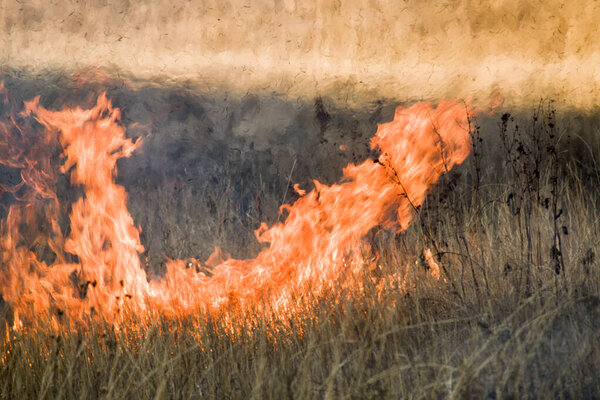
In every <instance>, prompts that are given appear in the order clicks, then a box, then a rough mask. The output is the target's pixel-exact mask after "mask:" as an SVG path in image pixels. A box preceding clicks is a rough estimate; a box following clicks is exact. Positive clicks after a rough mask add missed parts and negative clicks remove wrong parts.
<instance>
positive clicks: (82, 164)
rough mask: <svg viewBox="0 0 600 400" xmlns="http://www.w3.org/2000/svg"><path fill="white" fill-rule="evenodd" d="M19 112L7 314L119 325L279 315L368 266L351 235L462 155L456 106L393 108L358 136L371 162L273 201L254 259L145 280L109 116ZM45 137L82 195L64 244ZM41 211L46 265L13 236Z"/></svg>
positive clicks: (393, 217) (5, 157) (5, 151)
mask: <svg viewBox="0 0 600 400" xmlns="http://www.w3.org/2000/svg"><path fill="white" fill-rule="evenodd" d="M23 115H24V116H27V115H29V116H32V117H33V118H35V120H37V121H38V122H39V123H40V124H42V126H43V127H44V130H43V132H42V133H41V136H40V137H37V136H36V137H34V138H33V139H31V137H32V134H31V133H27V134H25V135H24V134H22V130H23V129H24V128H22V127H20V126H19V124H17V121H15V120H14V119H13V120H11V125H10V126H9V125H1V126H0V128H1V129H0V135H1V136H0V157H1V158H0V163H3V164H5V165H9V166H12V167H16V168H20V169H21V177H22V182H21V183H20V184H18V185H16V186H14V187H3V188H2V189H3V191H9V190H10V191H12V192H13V193H15V194H16V193H19V191H20V190H22V187H26V188H27V192H26V194H27V195H26V196H24V197H22V198H19V199H18V201H17V202H16V203H15V204H12V205H11V206H10V208H9V211H8V217H7V218H6V220H5V221H3V222H2V225H1V232H0V233H1V236H0V245H1V250H2V253H1V257H2V261H3V264H4V267H3V268H2V270H0V293H2V295H3V296H4V298H5V299H6V300H7V301H8V302H9V303H10V304H11V305H12V307H13V309H14V311H15V315H16V317H17V318H16V319H17V320H19V318H21V317H23V318H37V319H42V320H44V319H47V320H51V321H54V323H55V324H57V323H59V322H60V321H63V322H64V321H65V320H66V321H71V320H74V321H82V320H84V321H85V320H87V319H89V318H102V319H104V320H107V321H109V322H112V323H114V324H115V325H118V324H119V323H120V321H123V320H125V319H126V318H128V317H135V318H137V319H140V318H141V319H144V318H146V317H147V316H148V315H149V314H150V312H151V311H153V310H156V311H158V312H162V313H167V314H170V315H174V316H182V315H189V314H192V313H194V312H197V311H198V310H203V311H209V312H210V311H215V310H219V309H220V308H221V307H223V306H224V305H241V306H244V305H256V304H259V303H260V302H262V301H265V300H268V301H269V302H270V303H271V304H273V305H274V306H275V308H276V309H277V308H279V309H286V308H287V307H288V306H289V305H291V301H292V299H293V296H302V294H303V293H308V292H311V293H315V292H316V293H319V292H320V291H322V290H325V289H327V288H328V287H329V286H330V285H332V284H333V283H335V282H338V281H340V280H343V279H344V277H348V276H350V277H351V276H353V274H356V273H357V272H359V271H360V269H361V268H362V267H363V266H364V264H365V263H369V262H370V260H369V257H366V256H364V249H365V248H366V247H367V245H366V243H365V241H364V237H365V236H366V235H367V234H368V233H369V232H370V231H371V230H372V229H374V228H376V227H379V226H381V227H383V228H386V229H395V230H396V231H398V232H401V231H403V230H405V229H406V228H407V227H408V226H409V224H410V222H411V220H412V218H413V214H414V211H415V210H416V208H417V207H418V206H419V205H420V204H421V203H422V202H423V200H424V198H425V195H426V192H427V190H428V188H430V187H431V185H432V184H434V183H435V182H436V181H437V179H438V178H439V176H440V175H441V174H442V173H444V172H446V171H448V170H449V169H450V168H452V167H453V166H455V165H457V164H460V163H461V162H463V161H464V160H465V158H466V157H467V156H468V154H469V151H470V140H469V133H468V129H469V128H468V125H469V123H468V117H469V110H468V108H467V107H465V106H464V105H461V104H459V103H457V102H441V103H440V104H438V105H437V107H435V108H434V107H432V105H431V104H429V103H421V104H416V105H414V106H412V107H409V108H403V107H399V108H398V109H397V110H396V114H395V116H394V120H393V121H391V122H389V123H385V124H381V125H379V127H378V130H377V133H376V135H375V137H373V138H372V139H371V147H372V148H373V149H379V151H380V154H381V155H380V157H379V159H377V160H367V161H365V162H363V163H361V164H359V165H354V164H349V165H348V166H347V167H346V168H345V169H344V176H343V178H342V180H341V181H340V183H338V184H334V185H330V186H328V185H324V184H321V183H319V182H318V181H314V186H315V188H314V189H313V190H311V191H310V192H308V193H306V192H305V191H304V190H302V189H300V188H299V187H298V186H295V189H296V191H297V192H298V193H299V194H301V197H300V199H299V200H297V201H296V202H295V203H294V204H293V205H283V206H281V212H284V211H285V212H287V213H288V216H287V218H286V219H285V221H284V222H280V223H276V224H275V225H273V226H271V227H268V226H267V225H266V224H264V223H263V224H262V225H261V227H260V228H259V229H257V230H256V232H255V234H256V237H257V239H258V240H259V241H260V242H262V243H269V246H268V247H267V248H265V249H264V250H263V251H261V252H260V253H259V254H258V256H257V257H256V258H253V259H247V260H235V259H232V258H230V257H229V256H227V255H224V254H222V253H221V252H220V250H217V251H216V252H215V254H213V256H211V258H210V259H209V260H208V261H207V262H206V263H205V266H202V265H201V264H200V263H197V265H196V268H190V267H191V266H192V265H191V264H194V263H195V261H194V263H191V264H190V265H188V264H186V263H185V262H184V261H183V260H173V261H170V262H168V264H167V273H166V275H165V276H164V277H163V278H162V279H161V280H158V281H151V282H148V280H147V278H146V273H145V271H144V269H143V268H142V267H141V265H140V261H139V254H140V253H141V252H142V251H143V247H142V245H141V243H140V238H139V232H140V231H139V229H138V228H136V227H135V226H134V223H133V219H132V218H131V216H130V214H129V213H128V211H127V207H126V204H127V194H126V192H125V190H124V188H123V187H121V186H119V185H117V184H116V183H115V181H114V177H115V175H116V161H117V159H119V158H120V157H128V156H130V155H131V154H132V152H134V151H135V150H136V149H138V148H139V147H140V145H141V142H140V141H136V142H133V141H131V140H130V139H127V138H126V136H125V130H124V129H123V128H122V127H121V126H120V125H119V118H120V113H119V110H118V109H116V108H114V107H113V106H112V105H111V103H110V101H109V100H107V98H106V96H105V95H101V96H100V97H99V98H98V102H97V105H96V106H95V107H93V108H92V109H90V110H82V109H80V108H76V109H67V110H63V111H49V110H47V109H45V108H43V107H42V106H40V105H39V102H38V99H37V98H36V99H34V100H33V101H31V102H27V103H26V104H25V112H24V113H23ZM15 138H21V139H19V140H17V141H15V140H14V139H15ZM26 138H29V139H28V140H25V139H26ZM53 141H58V143H60V146H61V147H62V151H63V155H64V162H63V165H62V166H61V167H60V172H61V173H63V174H67V173H69V174H70V182H71V184H72V185H74V186H80V187H81V188H82V189H83V196H81V197H80V198H79V199H78V200H77V201H75V202H74V203H73V204H72V206H71V211H70V214H69V223H70V233H69V235H68V237H67V238H66V239H63V233H62V230H61V224H60V212H61V207H62V205H61V204H60V203H59V201H58V197H57V195H56V181H57V176H56V175H57V174H53V172H52V171H53V170H54V169H53V166H52V164H51V162H50V158H51V157H50V154H49V153H48V151H44V149H45V148H50V147H51V146H50V144H51V143H52V142H53ZM0 193H1V192H0ZM40 198H41V199H40ZM42 205H45V206H46V213H45V216H44V218H46V220H47V221H49V222H50V227H51V229H50V231H51V234H49V235H48V234H47V233H46V235H45V236H43V235H40V236H39V237H36V238H35V241H36V242H39V243H43V244H45V245H47V246H48V247H49V248H50V249H51V250H52V252H53V253H54V255H55V260H54V261H52V262H46V261H45V260H43V259H40V257H39V255H38V254H36V252H35V251H33V250H31V246H30V243H28V242H27V240H26V239H27V238H26V237H25V236H24V235H25V233H23V232H21V230H22V229H21V227H22V226H23V224H24V223H25V225H29V224H31V223H33V221H34V215H35V212H36V211H35V210H39V209H40V208H42V207H41V206H42ZM209 269H210V270H211V272H210V273H207V271H208V270H209ZM65 315H66V316H65Z"/></svg>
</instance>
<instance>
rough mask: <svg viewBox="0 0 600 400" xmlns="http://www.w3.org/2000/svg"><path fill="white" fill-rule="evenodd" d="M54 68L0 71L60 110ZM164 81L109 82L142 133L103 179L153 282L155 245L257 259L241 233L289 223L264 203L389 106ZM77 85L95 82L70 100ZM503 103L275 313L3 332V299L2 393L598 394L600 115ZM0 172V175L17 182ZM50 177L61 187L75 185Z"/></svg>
mask: <svg viewBox="0 0 600 400" xmlns="http://www.w3.org/2000/svg"><path fill="white" fill-rule="evenodd" d="M57 79H58V80H57V82H58V83H55V85H53V84H49V83H48V81H43V82H40V81H37V82H36V81H35V80H23V79H21V78H19V79H17V78H14V77H12V76H7V77H5V81H6V87H7V88H8V90H9V91H10V90H12V91H13V92H16V93H18V94H19V95H20V96H22V97H23V98H24V99H28V98H30V97H31V94H34V93H36V92H39V91H43V92H44V93H43V94H42V100H41V101H42V103H43V102H44V101H46V102H47V103H46V107H48V108H53V107H58V105H62V104H64V103H65V100H64V99H65V98H66V95H65V93H64V91H62V90H63V89H58V87H60V86H61V85H60V79H59V78H57ZM41 88H43V89H41ZM68 90H71V89H68ZM170 90H171V91H164V90H162V89H160V90H159V89H156V88H152V87H147V88H142V89H140V88H138V89H136V90H129V89H122V88H115V87H111V86H110V85H109V89H108V96H109V97H110V98H113V99H115V103H116V105H117V106H119V107H121V108H122V112H123V122H124V124H126V125H129V123H131V122H139V123H140V124H142V125H144V124H146V125H149V126H151V131H152V134H151V135H150V136H148V137H147V138H145V139H144V140H145V145H144V146H145V147H144V148H143V151H142V152H140V154H139V155H134V156H132V157H131V158H128V159H123V160H120V161H119V165H118V167H119V175H118V178H117V182H118V183H120V184H122V185H124V186H125V188H126V190H127V192H128V195H129V203H128V206H129V210H130V212H131V214H132V216H133V219H134V220H135V222H136V224H139V225H141V226H142V233H141V238H142V244H143V245H144V247H145V252H144V253H143V254H141V255H140V257H141V258H142V263H143V264H144V265H145V268H146V269H147V272H148V274H149V276H150V277H151V278H153V277H160V276H161V275H163V274H164V273H165V265H164V259H165V256H167V257H169V258H173V259H175V258H180V259H183V258H188V257H189V258H191V257H194V258H198V259H200V260H204V259H206V258H207V257H208V256H209V254H210V253H211V251H212V250H211V249H212V246H213V245H219V246H221V247H223V248H224V249H225V250H226V251H229V252H231V253H232V254H233V255H234V256H236V257H247V256H248V255H252V254H256V253H257V252H258V251H259V250H260V249H261V248H262V247H261V246H263V247H264V245H260V244H258V243H256V241H255V240H254V237H253V234H252V232H253V230H254V229H256V228H258V225H259V223H260V222H261V221H266V222H267V223H269V224H272V223H274V222H276V221H278V220H279V219H283V218H284V217H282V216H280V215H279V214H278V206H279V205H280V204H282V203H290V202H293V201H295V200H297V199H298V198H299V195H298V193H297V192H294V190H293V189H292V184H293V183H296V182H299V183H300V184H301V186H302V187H309V185H310V184H311V183H310V182H311V181H310V179H312V178H318V179H319V180H321V181H323V182H335V181H336V180H338V179H339V177H340V176H341V167H342V166H343V165H345V164H346V163H348V162H359V161H360V160H365V159H367V158H368V157H371V158H374V157H377V155H376V154H373V152H372V151H371V150H369V148H368V146H367V143H368V138H369V137H370V136H371V135H373V133H374V132H375V130H376V129H377V127H376V124H377V123H378V122H379V123H382V122H387V121H389V120H391V118H392V116H393V110H394V107H395V106H396V105H397V103H395V102H393V101H392V100H389V99H387V100H383V101H381V102H379V103H372V104H371V103H370V104H368V105H364V107H362V106H361V108H360V109H358V108H352V107H350V108H343V107H341V106H339V105H338V104H336V103H334V102H332V101H329V99H328V98H326V97H325V98H318V99H311V100H303V101H304V102H305V103H306V104H304V103H302V104H300V105H298V103H296V105H293V106H290V105H289V104H288V103H287V102H286V101H284V100H281V99H278V98H276V97H274V98H269V97H260V96H255V97H253V96H246V97H244V98H242V99H231V98H227V99H226V100H224V101H223V102H222V103H219V102H218V100H216V99H217V95H212V94H211V95H204V96H203V97H202V96H199V97H198V96H196V95H194V94H193V91H190V90H188V89H185V88H173V89H170ZM89 93H93V94H94V96H95V95H97V94H98V88H97V87H93V85H92V87H89V86H84V87H81V88H77V90H74V93H73V91H72V92H70V93H69V97H68V99H69V101H72V102H74V103H75V104H81V103H83V104H86V101H88V102H89V101H92V100H91V99H92V98H91V97H89V96H88V94H89ZM181 93H183V94H181ZM78 96H79V97H78ZM44 99H46V100H44ZM141 99H150V100H145V101H146V103H144V102H143V101H142V100H141ZM229 108H231V109H235V110H238V111H232V113H233V114H231V115H229V114H228V115H225V116H224V117H222V121H221V120H218V119H217V118H216V117H215V115H219V112H220V111H221V110H224V109H229ZM4 111H5V112H6V110H4ZM158 111H161V112H163V114H157V112H158ZM509 112H511V113H512V111H510V110H501V111H500V110H497V111H496V113H495V114H493V115H483V114H482V115H481V116H474V117H473V120H471V121H470V122H471V126H470V133H469V134H470V138H471V144H472V149H471V154H470V156H469V157H468V158H467V159H466V161H465V162H464V163H463V164H462V165H460V166H458V167H456V168H454V169H452V170H450V171H448V172H447V173H446V174H444V175H442V177H441V178H440V180H439V182H437V183H436V184H435V185H434V186H433V187H432V188H430V190H429V191H428V195H427V197H426V198H425V200H424V202H423V204H422V205H417V206H415V207H414V208H413V209H412V211H411V212H412V216H413V220H412V223H411V225H410V227H408V229H406V230H404V231H403V232H400V233H394V232H390V231H387V230H383V229H373V230H372V231H371V232H370V233H369V234H368V236H367V238H365V239H364V244H365V246H364V251H365V253H366V254H365V255H364V260H365V264H364V267H363V268H362V269H361V270H360V272H359V273H354V274H353V275H352V276H348V275H341V276H339V278H338V279H337V280H336V281H333V282H331V285H330V286H329V287H328V289H327V290H325V291H319V292H317V293H311V292H302V293H294V294H293V296H294V299H295V305H294V306H293V307H292V308H291V309H290V310H289V312H286V313H281V312H279V311H277V310H274V309H272V308H271V307H272V306H271V305H270V304H269V303H268V302H266V303H263V304H255V305H254V306H250V307H248V306H244V307H241V306H237V305H236V304H235V303H232V304H230V305H229V307H228V308H224V309H222V310H220V312H219V313H214V312H211V313H208V312H202V311H200V310H199V311H198V312H197V313H195V314H194V315H192V316H186V317H182V318H177V317H173V316H168V315H160V314H157V315H156V316H155V317H154V318H153V319H151V320H150V321H145V322H136V321H135V319H133V318H132V319H131V320H128V321H127V323H124V324H122V325H120V326H118V327H116V326H115V325H114V324H109V323H106V324H103V323H101V322H93V323H90V324H87V325H85V326H82V327H79V329H75V328H74V327H73V326H70V327H64V328H59V329H57V330H52V329H40V325H42V324H43V323H42V322H40V323H38V324H37V325H36V323H35V322H34V323H32V324H30V325H27V324H26V325H25V326H24V327H22V328H20V329H12V328H11V327H10V326H11V324H12V322H13V314H12V310H11V307H10V304H4V305H3V312H4V314H5V315H4V320H5V321H7V325H6V326H5V328H4V330H3V331H2V340H0V350H1V351H0V354H1V356H2V359H1V360H0V362H1V364H2V368H1V371H0V398H15V399H16V398H86V399H94V398H103V399H104V398H107V399H110V398H128V399H135V398H143V399H146V398H156V399H163V398H191V399H195V398H198V399H200V398H218V399H221V398H231V399H234V398H235V399H237V398H244V399H246V398H252V399H263V398H272V399H282V398H306V399H310V398H356V399H364V398H465V399H466V398H473V399H482V398H488V399H513V398H514V399H516V398H589V399H593V398H598V397H599V396H600V376H599V374H598V373H597V371H598V370H599V369H600V333H599V332H600V330H599V329H598V328H599V326H600V286H599V285H600V268H599V265H598V258H597V255H596V252H597V248H598V244H599V242H600V231H599V229H600V226H599V221H600V219H599V211H600V209H599V207H600V204H599V202H598V200H599V199H600V197H599V195H600V193H599V191H598V188H599V187H600V165H599V164H598V163H597V161H596V160H597V159H598V157H599V156H600V151H599V150H600V142H599V137H598V131H597V127H596V126H597V124H596V123H595V119H594V118H593V117H591V116H589V115H583V116H580V115H573V113H570V112H567V111H565V110H561V104H560V103H554V102H552V101H549V100H546V101H542V102H540V104H539V106H538V107H536V108H535V109H527V110H516V112H514V116H513V115H512V114H511V113H509ZM144 116H145V118H146V120H143V118H144ZM152 116H155V119H152V118H151V117H152ZM207 121H208V122H207ZM215 121H218V122H215ZM219 121H220V122H219ZM232 121H233V122H232ZM211 123H212V124H213V125H211ZM228 123H229V124H230V126H234V128H231V129H230V132H225V131H224V130H220V129H219V127H221V126H227V124H228ZM219 124H221V125H219ZM278 124H283V125H282V126H284V127H285V134H284V135H280V136H277V134H278V132H279V130H283V129H284V128H283V127H281V128H280V127H279V125H278ZM236 127H237V128H238V129H237V130H236ZM290 127H292V128H293V127H296V128H297V130H293V129H292V128H290ZM257 132H262V133H260V134H259V133H257ZM128 134H130V133H129V131H128ZM228 135H230V136H228ZM261 135H262V136H261ZM303 135H305V136H303ZM340 145H345V146H348V147H349V149H348V150H343V151H342V150H340V149H339V146H340ZM194 154H195V155H194ZM161 157H162V158H161ZM3 168H4V169H3V170H2V177H3V178H2V179H3V180H2V181H1V182H0V183H3V184H9V183H12V184H14V183H15V180H16V181H18V173H16V172H15V171H14V170H12V169H11V168H9V167H3ZM11 180H12V181H11ZM59 185H63V186H64V187H63V186H61V188H62V191H61V192H60V196H61V198H63V199H73V198H76V197H77V196H80V195H81V194H78V193H77V190H76V189H73V188H69V187H68V184H66V183H65V182H62V183H61V182H59ZM4 201H7V200H4ZM5 209H6V207H5ZM5 216H6V215H4V214H3V215H2V217H3V218H4V217H5ZM35 251H36V252H39V253H40V254H42V255H41V256H40V257H42V258H43V257H48V256H47V255H44V254H43V253H44V251H45V250H44V249H35ZM438 273H439V276H438ZM349 280H356V281H357V282H359V283H358V284H353V285H346V284H344V282H347V281H349Z"/></svg>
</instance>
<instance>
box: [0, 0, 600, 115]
mask: <svg viewBox="0 0 600 400" xmlns="http://www.w3.org/2000/svg"><path fill="white" fill-rule="evenodd" d="M2 7H3V10H2V11H3V13H2V14H3V18H2V20H1V21H0V30H1V33H2V35H1V36H2V39H0V40H1V41H2V42H1V43H2V44H1V49H0V62H1V63H2V64H3V65H4V66H5V67H10V68H16V69H27V70H30V71H32V72H44V71H47V70H67V71H75V70H78V69H80V68H86V67H101V68H105V69H106V70H108V71H111V74H114V76H130V77H135V78H141V79H157V78H161V79H168V80H176V81H187V82H192V83H193V84H194V85H198V86H200V87H202V88H204V89H206V90H208V91H210V90H222V89H223V88H227V90H230V91H232V92H235V93H237V94H238V95H243V94H244V93H246V92H248V91H250V92H253V93H257V92H260V91H264V92H276V93H279V94H284V95H286V96H291V97H292V98H297V97H299V96H305V97H308V98H313V97H315V96H318V95H322V96H331V97H333V98H335V99H338V100H340V99H341V100H344V101H346V102H352V101H356V102H361V101H365V100H373V99H378V98H393V99H400V100H403V101H409V100H422V99H432V100H436V99H440V98H455V97H462V98H472V99H473V100H474V102H475V103H480V104H488V103H489V102H490V98H491V97H492V96H493V95H500V97H501V98H502V99H503V101H504V104H505V105H507V106H513V105H516V106H531V105H534V104H536V103H537V102H538V101H539V98H540V97H545V98H548V97H551V98H555V99H557V100H559V101H561V102H562V103H563V104H565V105H566V106H570V107H573V108H579V109H581V108H584V109H585V108H591V107H594V106H595V104H596V103H597V102H598V100H599V99H598V97H599V96H600V90H598V89H599V87H598V80H599V78H600V76H599V72H598V69H597V68H596V66H597V65H598V61H600V49H599V48H598V45H597V40H596V38H597V37H598V34H599V32H598V30H599V28H598V25H597V23H596V21H598V19H599V18H600V6H599V5H597V4H595V3H594V2H588V1H584V0H581V1H571V2H566V1H559V0H537V1H536V0H529V1H525V2H523V1H518V0H504V1H491V2H490V1H474V0H455V1H441V0H433V1H420V0H407V1H403V2H398V1H383V0H372V1H369V2H368V3H367V2H362V1H358V0H347V1H343V2H342V1H340V0H318V1H311V2H306V1H295V0H271V1H268V0H264V1H252V2H250V1H232V2H228V1H221V0H218V1H217V0H213V1H190V2H183V1H175V2H173V1H160V2H157V1H152V2H150V1H142V2H131V1H122V2H121V1H119V2H115V3H112V2H109V1H95V2H81V1H75V0H66V1H54V2H48V1H40V0H38V1H29V2H26V4H25V3H22V2H17V1H7V2H4V4H3V6H2Z"/></svg>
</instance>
